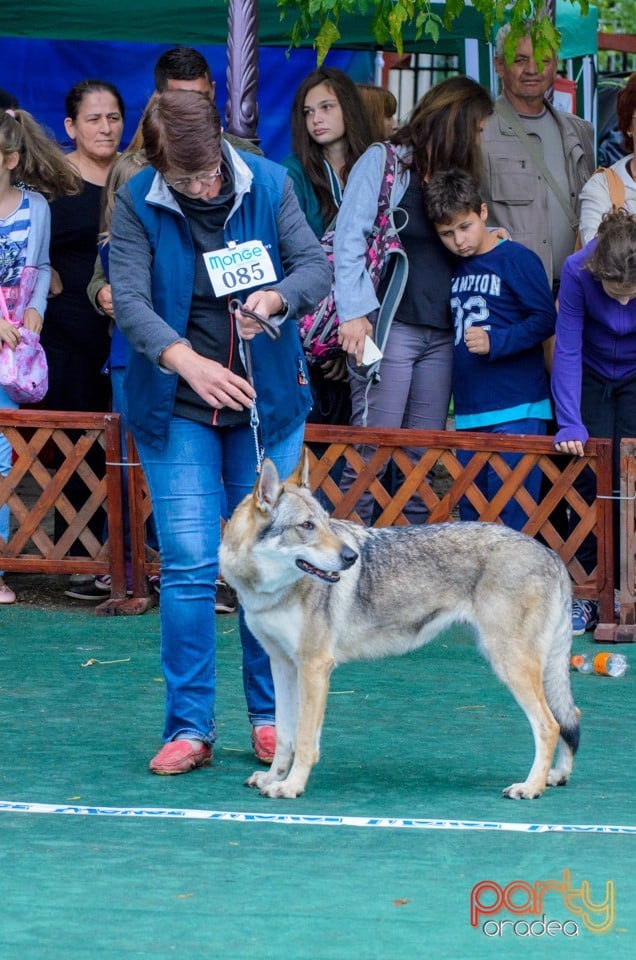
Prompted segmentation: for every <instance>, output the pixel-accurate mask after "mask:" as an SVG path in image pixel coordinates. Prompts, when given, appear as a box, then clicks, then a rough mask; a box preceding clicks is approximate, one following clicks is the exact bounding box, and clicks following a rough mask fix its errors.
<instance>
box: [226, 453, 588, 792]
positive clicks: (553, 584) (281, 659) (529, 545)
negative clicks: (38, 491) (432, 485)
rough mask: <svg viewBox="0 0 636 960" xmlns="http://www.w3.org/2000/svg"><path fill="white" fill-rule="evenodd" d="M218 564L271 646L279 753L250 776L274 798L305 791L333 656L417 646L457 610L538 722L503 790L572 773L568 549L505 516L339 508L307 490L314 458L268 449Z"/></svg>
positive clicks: (539, 786) (560, 780)
mask: <svg viewBox="0 0 636 960" xmlns="http://www.w3.org/2000/svg"><path fill="white" fill-rule="evenodd" d="M221 568H222V571H223V575H224V577H225V578H226V580H227V582H228V583H229V584H231V586H233V587H234V589H235V590H236V591H237V593H238V596H239V600H240V602H241V604H242V605H243V608H244V610H245V616H246V619H247V624H248V626H249V628H250V630H252V632H253V633H254V635H255V636H256V637H257V638H258V640H259V641H260V643H261V644H262V645H263V647H264V648H265V650H266V651H267V652H268V654H269V656H270V660H271V665H272V674H273V677H274V686H275V692H276V754H275V757H274V761H273V763H272V765H271V768H270V769H269V770H267V771H258V772H256V773H254V774H253V775H252V776H251V777H250V778H249V779H248V780H247V785H248V786H251V787H256V788H257V789H259V790H260V792H261V793H262V794H264V795H266V796H269V797H297V796H299V794H301V793H302V792H303V791H304V789H305V786H306V784H307V780H308V778H309V774H310V772H311V768H312V766H313V765H314V764H315V763H316V762H317V761H318V758H319V748H320V733H321V728H322V722H323V717H324V713H325V704H326V699H327V693H328V690H329V677H330V675H331V671H332V670H333V668H334V667H336V666H338V664H341V663H346V662H347V661H348V660H361V659H371V658H375V657H385V656H393V655H396V654H402V653H408V652H409V651H410V650H415V649H417V648H418V647H421V646H423V645H424V644H425V643H428V641H429V640H432V639H433V638H434V637H435V636H436V635H437V634H438V633H439V632H440V631H441V630H443V629H444V628H445V627H447V626H448V625H449V624H452V623H457V622H463V623H468V624H471V625H472V626H473V627H474V628H475V631H476V633H477V637H478V639H477V643H478V648H479V650H480V651H481V653H482V654H483V656H484V657H485V658H486V659H487V660H488V662H489V663H490V665H491V666H492V668H493V670H494V672H495V674H496V675H497V676H498V677H499V679H500V680H502V681H503V683H504V684H505V685H506V686H507V687H508V689H509V690H510V692H511V693H512V695H513V697H514V698H515V700H516V701H517V703H518V704H519V706H520V707H521V709H522V710H523V711H524V713H525V714H526V716H527V718H528V720H529V722H530V726H531V728H532V734H533V737H534V744H535V755H534V761H533V763H532V767H531V769H530V772H529V773H528V776H527V779H526V780H525V781H523V782H521V783H513V784H511V786H509V787H506V789H505V790H504V791H503V792H504V795H505V796H507V797H511V798H513V799H523V798H527V799H530V798H533V797H538V796H540V795H541V793H542V792H543V790H544V789H545V787H546V786H547V785H551V786H555V785H561V784H565V783H566V782H567V780H568V778H569V776H570V773H571V770H572V763H573V758H574V754H575V752H576V748H577V746H578V739H579V711H578V710H577V708H576V706H575V704H574V701H573V699H572V692H571V689H570V645H571V638H572V634H571V620H570V616H571V601H572V591H571V585H570V578H569V575H568V572H567V570H566V568H565V566H564V564H563V563H562V561H561V560H560V558H559V557H558V556H557V555H556V554H555V553H553V552H552V551H551V550H549V549H547V548H546V547H544V546H542V545H541V544H539V543H537V541H535V540H532V539H531V538H529V537H526V536H524V535H523V534H521V533H517V532H516V531H514V530H511V529H509V528H507V527H503V526H501V525H499V524H482V523H443V524H436V525H430V526H412V527H386V528H382V529H374V528H370V529H369V528H365V527H361V526H359V525H358V524H355V523H351V522H348V521H344V520H332V519H330V518H329V516H328V515H327V513H326V512H325V511H324V510H323V509H322V507H321V506H320V505H319V503H318V502H317V501H316V500H315V499H314V498H313V497H312V495H311V493H310V491H309V488H308V467H307V460H306V458H305V459H304V460H303V461H301V464H299V466H298V468H297V470H296V473H295V474H294V476H293V477H291V478H290V479H289V480H288V481H287V482H286V483H283V482H281V480H280V478H279V476H278V473H277V471H276V468H275V467H274V465H273V464H272V463H271V462H270V461H268V460H266V461H265V462H264V463H263V467H262V471H261V474H260V477H259V479H258V481H257V483H256V486H255V488H254V492H253V493H252V494H251V495H250V496H249V497H246V498H245V500H244V501H243V502H242V503H241V504H240V505H239V507H238V508H237V510H236V511H235V513H234V515H233V517H232V519H231V520H230V522H229V523H228V524H227V526H226V528H225V533H224V537H223V544H222V547H221ZM557 745H558V756H557V759H556V763H555V766H554V768H553V769H551V763H552V758H553V755H554V753H555V750H556V749H557Z"/></svg>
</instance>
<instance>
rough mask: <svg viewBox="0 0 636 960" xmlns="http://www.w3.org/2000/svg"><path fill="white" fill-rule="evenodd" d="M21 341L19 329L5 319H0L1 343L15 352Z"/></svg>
mask: <svg viewBox="0 0 636 960" xmlns="http://www.w3.org/2000/svg"><path fill="white" fill-rule="evenodd" d="M21 339H22V338H21V336H20V331H19V329H18V328H17V327H14V326H13V324H12V323H8V321H7V320H5V319H4V317H0V341H1V342H2V343H6V344H8V345H9V347H10V348H11V349H12V350H15V348H16V347H17V345H18V344H19V343H20V340H21Z"/></svg>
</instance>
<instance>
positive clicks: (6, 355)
mask: <svg viewBox="0 0 636 960" xmlns="http://www.w3.org/2000/svg"><path fill="white" fill-rule="evenodd" d="M20 334H21V337H22V339H21V340H20V343H19V344H18V346H17V347H16V348H15V350H12V349H11V348H10V346H9V345H8V344H7V343H3V344H2V350H0V385H2V387H4V389H5V391H6V392H7V394H8V395H9V397H10V398H11V399H12V400H13V402H14V403H39V402H40V400H43V399H44V397H45V396H46V391H47V390H48V389H49V370H48V366H47V363H46V354H45V353H44V348H43V347H42V345H41V343H40V335H39V334H38V333H34V332H33V330H27V328H26V327H21V328H20Z"/></svg>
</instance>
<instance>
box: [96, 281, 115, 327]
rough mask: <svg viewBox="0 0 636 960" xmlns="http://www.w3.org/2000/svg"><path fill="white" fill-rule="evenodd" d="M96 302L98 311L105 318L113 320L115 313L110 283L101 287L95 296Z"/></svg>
mask: <svg viewBox="0 0 636 960" xmlns="http://www.w3.org/2000/svg"><path fill="white" fill-rule="evenodd" d="M95 300H96V301H97V306H98V307H99V308H100V310H101V311H102V312H103V313H105V314H106V316H107V317H110V318H111V320H114V319H115V312H114V310H113V289H112V287H111V285H110V283H105V284H104V286H103V287H100V288H99V290H98V291H97V294H96V296H95Z"/></svg>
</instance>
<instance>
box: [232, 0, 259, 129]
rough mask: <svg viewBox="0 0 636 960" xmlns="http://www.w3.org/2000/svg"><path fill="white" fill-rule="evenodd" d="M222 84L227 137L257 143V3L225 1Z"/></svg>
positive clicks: (253, 0) (239, 0)
mask: <svg viewBox="0 0 636 960" xmlns="http://www.w3.org/2000/svg"><path fill="white" fill-rule="evenodd" d="M226 82H227V103H226V106H225V122H226V127H227V130H228V133H233V134H235V135H236V136H238V137H245V139H246V140H253V141H254V142H255V143H258V137H257V135H256V128H257V125H258V104H257V103H256V92H257V89H258V0H229V12H228V35H227V73H226Z"/></svg>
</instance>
